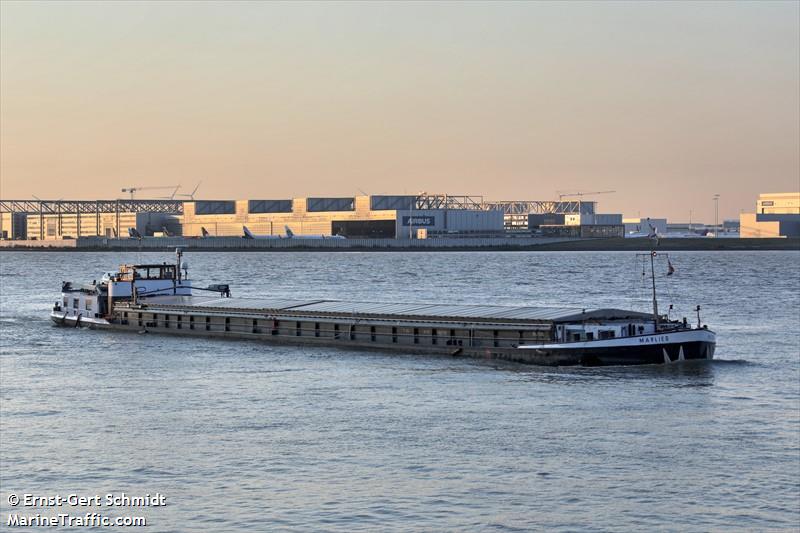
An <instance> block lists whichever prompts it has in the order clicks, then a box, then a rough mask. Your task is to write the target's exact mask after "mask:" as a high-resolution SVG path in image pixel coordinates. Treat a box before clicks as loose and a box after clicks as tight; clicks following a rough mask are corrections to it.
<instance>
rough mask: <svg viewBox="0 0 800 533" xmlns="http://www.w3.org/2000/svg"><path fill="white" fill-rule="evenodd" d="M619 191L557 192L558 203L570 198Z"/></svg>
mask: <svg viewBox="0 0 800 533" xmlns="http://www.w3.org/2000/svg"><path fill="white" fill-rule="evenodd" d="M614 192H617V191H591V192H582V191H581V192H572V193H568V192H563V191H556V194H558V201H559V202H560V201H561V200H563V199H564V198H569V197H570V196H589V195H590V194H611V193H614Z"/></svg>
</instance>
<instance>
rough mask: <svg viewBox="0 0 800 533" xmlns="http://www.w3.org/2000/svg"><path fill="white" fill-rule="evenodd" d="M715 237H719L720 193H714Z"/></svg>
mask: <svg viewBox="0 0 800 533" xmlns="http://www.w3.org/2000/svg"><path fill="white" fill-rule="evenodd" d="M714 237H719V194H715V195H714Z"/></svg>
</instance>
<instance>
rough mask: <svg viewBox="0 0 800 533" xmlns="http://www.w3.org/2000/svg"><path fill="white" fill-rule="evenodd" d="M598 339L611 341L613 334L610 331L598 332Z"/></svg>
mask: <svg viewBox="0 0 800 533" xmlns="http://www.w3.org/2000/svg"><path fill="white" fill-rule="evenodd" d="M600 338H601V339H613V338H614V332H613V331H612V330H602V331H600Z"/></svg>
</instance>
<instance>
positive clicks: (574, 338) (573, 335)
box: [572, 333, 581, 342]
mask: <svg viewBox="0 0 800 533" xmlns="http://www.w3.org/2000/svg"><path fill="white" fill-rule="evenodd" d="M572 340H573V341H575V342H578V341H579V340H581V334H580V333H573V334H572Z"/></svg>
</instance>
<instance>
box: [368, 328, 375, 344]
mask: <svg viewBox="0 0 800 533" xmlns="http://www.w3.org/2000/svg"><path fill="white" fill-rule="evenodd" d="M369 338H370V340H371V341H372V342H375V326H370V327H369Z"/></svg>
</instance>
